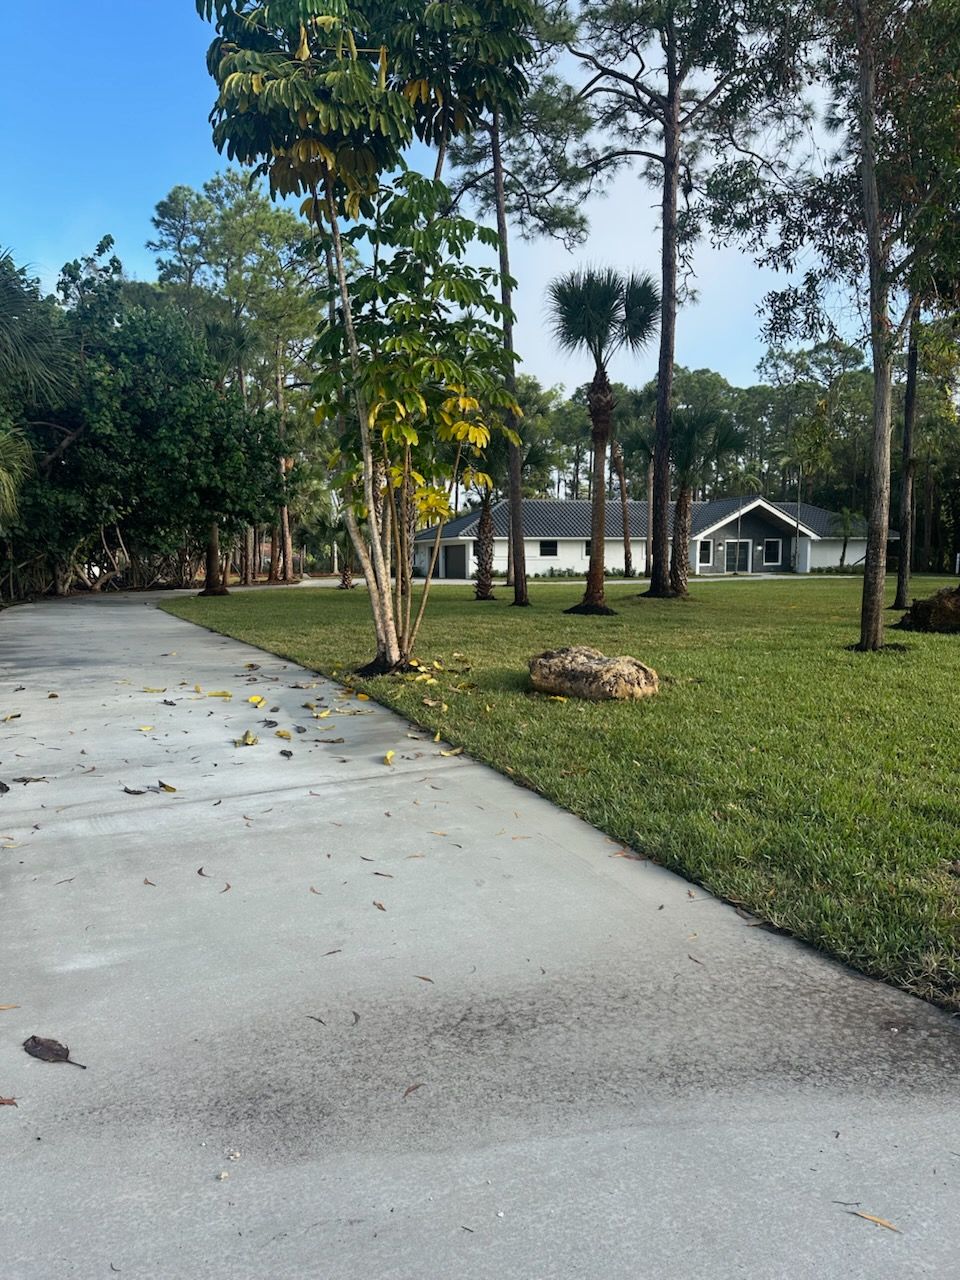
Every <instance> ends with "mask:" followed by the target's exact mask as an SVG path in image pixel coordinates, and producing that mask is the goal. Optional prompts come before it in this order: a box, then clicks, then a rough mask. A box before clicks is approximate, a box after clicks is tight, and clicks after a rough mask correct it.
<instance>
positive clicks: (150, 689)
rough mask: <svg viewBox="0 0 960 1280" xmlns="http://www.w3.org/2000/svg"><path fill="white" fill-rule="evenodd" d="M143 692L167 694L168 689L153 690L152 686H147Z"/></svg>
mask: <svg viewBox="0 0 960 1280" xmlns="http://www.w3.org/2000/svg"><path fill="white" fill-rule="evenodd" d="M143 692H144V693H166V692H167V691H166V689H152V688H151V687H150V685H148V684H145V685H144V686H143Z"/></svg>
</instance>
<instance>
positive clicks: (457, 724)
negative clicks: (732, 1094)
mask: <svg viewBox="0 0 960 1280" xmlns="http://www.w3.org/2000/svg"><path fill="white" fill-rule="evenodd" d="M941 584H942V580H935V579H926V580H918V582H917V584H916V590H917V593H918V594H927V592H928V591H930V590H933V589H934V588H935V587H936V586H937V585H941ZM642 589H643V587H642V584H639V583H637V584H631V583H621V584H615V585H611V587H610V588H609V593H610V598H611V603H612V604H613V605H614V606H615V607H616V608H617V609H618V610H619V613H618V616H617V617H614V618H589V617H567V616H566V615H565V614H564V613H563V610H564V609H565V608H566V607H567V606H568V605H570V604H571V603H573V602H574V601H575V599H576V598H578V597H579V588H577V587H576V586H569V585H568V584H549V585H547V584H544V585H536V584H534V585H533V586H532V600H533V604H534V607H533V608H531V609H513V608H510V607H509V604H508V598H509V594H510V593H509V592H507V591H506V590H505V589H504V588H502V587H501V588H500V591H499V596H500V598H499V599H498V600H497V601H496V602H493V603H483V604H481V603H477V602H475V601H474V600H473V597H472V591H471V589H470V588H467V587H444V588H441V589H439V590H437V591H436V593H435V594H434V596H433V598H432V600H431V604H430V606H429V609H428V613H427V621H426V623H425V626H424V631H423V635H422V640H421V643H420V649H419V656H420V658H421V660H422V662H423V663H424V673H423V674H424V675H425V676H426V677H427V678H425V679H420V680H417V679H416V678H414V677H412V676H406V677H399V676H387V677H380V678H378V679H373V680H359V679H356V678H354V677H353V676H352V668H353V667H354V666H356V665H357V664H359V663H361V662H363V661H364V660H366V659H367V658H368V657H369V656H370V652H371V634H372V629H371V622H370V614H369V606H368V603H367V599H366V596H365V594H364V592H363V591H362V590H357V591H354V592H352V593H346V592H339V591H329V590H326V591H321V590H310V589H307V590H299V591H282V590H273V591H252V592H244V593H237V594H234V595H232V596H230V597H227V598H222V599H209V600H208V599H183V598H180V599H176V600H171V601H167V602H164V605H163V607H164V608H165V609H166V610H167V611H168V612H170V613H172V614H174V615H176V616H177V617H180V618H184V619H187V620H189V621H191V622H195V623H198V624H200V625H201V626H204V627H207V628H209V629H211V630H213V631H217V632H221V633H222V634H225V635H230V636H234V637H236V638H237V639H240V640H244V641H246V642H248V643H249V644H252V645H255V646H258V647H259V648H262V649H266V650H268V651H270V652H272V653H276V654H279V655H281V656H282V657H284V658H288V659H291V660H293V661H295V662H298V663H300V664H301V665H303V666H305V667H309V668H311V669H313V670H315V671H318V672H322V673H323V674H325V675H328V676H333V677H334V678H337V679H339V680H340V681H341V682H343V683H345V684H347V685H348V686H349V687H351V688H354V689H356V690H357V691H363V692H366V693H368V694H370V695H371V696H372V697H374V698H376V699H377V700H378V701H379V702H381V703H383V704H384V705H385V706H388V707H391V708H393V709H394V710H396V711H398V712H399V713H400V714H402V715H403V716H405V717H407V718H408V719H410V720H412V721H413V722H415V723H417V724H420V725H423V726H425V727H427V728H429V729H431V730H433V731H435V732H441V733H442V734H443V737H444V739H445V740H447V741H450V742H453V743H455V744H457V745H463V746H464V747H465V748H466V749H467V750H468V751H469V752H470V753H471V755H473V756H474V757H475V758H477V759H478V760H482V761H484V762H485V763H487V764H490V765H492V766H493V767H494V768H495V769H498V770H500V771H501V772H504V773H507V774H508V775H509V776H511V777H512V778H514V779H515V780H517V781H518V782H521V783H523V784H524V785H526V786H529V787H531V788H533V789H534V790H536V791H539V792H540V793H541V794H543V795H545V796H547V797H549V798H550V799H551V800H553V801H554V802H555V803H557V804H558V805H561V806H562V807H564V808H566V809H568V810H570V811H571V812H573V813H575V814H577V815H578V816H580V817H582V818H585V819H586V820H587V821H588V822H591V823H593V824H594V825H595V826H597V827H599V828H600V829H601V830H602V831H605V832H607V833H608V834H609V835H610V836H612V837H613V838H614V839H616V840H619V841H623V842H624V843H625V844H628V845H629V846H630V847H631V848H633V849H635V850H637V851H638V852H640V853H642V854H644V855H646V856H648V857H650V858H653V859H655V860H656V861H658V862H660V863H662V864H663V865H664V866H667V867H670V868H671V869H673V870H675V871H677V872H679V873H680V874H681V875H683V876H685V877H686V878H687V879H689V880H691V881H693V882H695V883H698V884H702V885H703V886H704V887H705V888H707V889H709V890H710V891H711V892H712V893H714V894H716V895H718V896H719V897H721V898H725V899H727V900H728V901H730V902H733V903H735V904H737V905H739V906H741V907H743V908H744V909H746V910H748V911H749V912H751V913H753V914H754V915H756V916H757V917H759V918H760V919H761V920H762V921H764V922H766V923H768V924H770V925H773V926H776V927H777V928H780V929H784V930H787V931H789V932H790V933H792V934H795V935H796V936H797V937H799V938H802V939H804V940H806V941H807V942H809V943H812V944H813V945H814V946H817V947H819V948H821V949H822V950H824V951H826V952H828V953H830V954H831V955H833V956H835V957H837V958H839V959H842V960H844V961H846V962H847V963H849V964H851V965H853V966H854V967H856V968H858V969H860V970H861V971H863V972H864V973H867V974H871V975H873V976H875V977H879V978H883V979H885V980H887V981H889V982H892V983H895V984H897V985H899V986H902V987H904V988H906V989H907V990H908V991H911V992H913V993H914V994H916V995H918V996H922V997H924V998H926V999H929V1000H933V1001H935V1002H937V1003H939V1004H942V1005H943V1006H945V1007H946V1008H949V1009H954V1010H957V1009H960V930H958V921H960V874H958V873H960V785H958V779H960V638H958V637H955V636H954V637H951V636H922V635H913V634H905V633H900V632H891V633H890V635H889V636H888V640H889V641H891V642H894V643H895V644H896V645H898V646H902V648H894V649H890V650H887V651H884V652H882V653H879V654H860V653H853V652H850V651H849V650H848V648H847V646H848V645H849V644H850V643H851V642H852V641H853V640H854V639H855V637H856V633H857V626H856V624H857V611H858V607H859V595H860V583H859V582H858V581H849V580H839V579H835V580H830V579H824V580H822V581H819V580H818V581H803V582H793V581H770V582H755V583H746V582H736V583H733V582H731V583H719V584H713V583H711V584H709V585H701V586H697V585H694V587H693V596H692V598H691V599H690V600H689V601H652V600H644V599H640V598H639V597H638V592H639V591H640V590H642ZM895 619H896V615H890V621H891V622H892V621H894V620H895ZM577 643H580V644H589V645H593V646H595V647H596V648H598V649H601V650H603V651H604V652H606V653H610V654H614V653H629V654H633V655H635V656H636V657H638V658H640V659H642V660H643V661H645V662H648V663H649V664H650V665H651V666H653V667H655V668H656V669H657V670H658V672H659V673H660V676H661V681H662V687H661V692H660V694H659V695H658V696H657V697H656V698H654V699H649V700H647V701H646V702H644V703H642V704H615V703H602V704H591V703H584V702H578V701H575V700H570V701H566V702H563V701H557V700H553V699H550V698H546V697H543V696H541V695H537V694H535V693H533V692H532V690H531V689H530V685H529V680H528V677H527V659H528V658H529V657H530V655H531V654H533V653H536V652H538V651H540V650H542V649H546V648H552V647H558V646H560V645H565V644H577ZM431 682H432V683H431ZM318 724H319V722H318ZM329 726H330V721H329V720H328V721H324V722H323V723H322V725H321V726H320V727H322V728H323V729H324V731H325V732H326V731H327V730H328V729H329ZM534 909H536V908H535V906H534V905H533V904H532V905H531V910H534Z"/></svg>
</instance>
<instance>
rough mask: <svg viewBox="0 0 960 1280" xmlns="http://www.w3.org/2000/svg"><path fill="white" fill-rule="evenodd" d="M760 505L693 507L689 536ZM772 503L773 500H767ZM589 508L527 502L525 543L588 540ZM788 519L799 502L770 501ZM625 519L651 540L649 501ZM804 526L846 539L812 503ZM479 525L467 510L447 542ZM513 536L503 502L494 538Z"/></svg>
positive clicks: (614, 510)
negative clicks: (540, 539) (548, 540)
mask: <svg viewBox="0 0 960 1280" xmlns="http://www.w3.org/2000/svg"><path fill="white" fill-rule="evenodd" d="M755 501H756V498H754V497H750V496H748V497H742V498H715V499H714V500H713V501H712V502H695V503H694V504H693V510H692V512H691V516H692V520H691V533H692V536H693V537H696V536H697V535H698V534H699V533H701V532H702V531H703V530H704V529H711V528H713V527H714V526H715V525H718V524H723V523H725V522H726V521H727V520H729V519H732V518H733V517H734V516H736V514H737V511H738V509H739V508H741V507H749V506H751V505H752V504H753V503H754V502H755ZM768 501H769V499H768ZM590 505H591V504H590V503H589V502H587V501H585V500H583V499H579V500H574V499H566V500H563V499H558V498H525V499H524V502H523V533H524V537H526V538H589V537H590ZM770 506H772V507H776V508H777V510H779V511H781V512H782V513H783V515H784V517H785V518H786V519H787V520H788V521H790V523H793V522H794V521H795V520H796V518H797V504H796V503H795V502H770ZM627 513H628V514H627V518H628V520H629V524H630V536H631V538H645V537H646V536H647V504H646V503H645V502H633V501H631V502H628V503H627ZM669 519H670V524H671V527H672V524H673V504H672V503H671V506H670V515H669ZM800 523H801V524H802V525H805V526H806V527H807V528H808V529H810V530H812V531H813V532H814V533H815V534H817V535H818V536H819V537H821V538H830V537H834V538H837V537H840V536H842V533H841V527H840V517H839V516H838V515H836V514H835V513H834V512H832V511H825V510H824V509H823V508H822V507H814V506H811V504H810V503H808V502H802V503H801V504H800ZM479 524H480V511H479V508H477V509H476V510H474V511H468V512H467V513H466V514H465V515H462V516H457V518H456V520H451V521H450V522H449V524H447V525H446V526H445V528H444V530H443V536H444V538H445V539H446V538H463V539H470V538H475V537H476V536H477V531H478V528H479ZM864 529H865V525H864V522H863V520H862V519H861V518H860V517H859V516H856V517H854V528H853V536H854V537H863V534H864ZM509 532H510V506H509V503H507V501H506V500H505V499H504V500H502V501H500V502H495V503H494V504H493V535H494V537H495V538H506V537H507V536H508V535H509ZM434 534H435V530H431V529H424V530H422V531H421V532H420V533H418V534H417V540H418V541H419V542H425V541H428V540H429V539H430V538H432V537H433V536H434ZM607 537H608V538H612V539H615V538H622V537H623V518H622V511H621V506H620V502H619V500H610V501H608V502H607Z"/></svg>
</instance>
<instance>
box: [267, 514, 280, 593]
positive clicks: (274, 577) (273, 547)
mask: <svg viewBox="0 0 960 1280" xmlns="http://www.w3.org/2000/svg"><path fill="white" fill-rule="evenodd" d="M267 581H268V582H279V581H280V530H279V529H278V528H277V526H276V525H274V526H273V528H272V529H271V530H270V572H269V573H268V574H267Z"/></svg>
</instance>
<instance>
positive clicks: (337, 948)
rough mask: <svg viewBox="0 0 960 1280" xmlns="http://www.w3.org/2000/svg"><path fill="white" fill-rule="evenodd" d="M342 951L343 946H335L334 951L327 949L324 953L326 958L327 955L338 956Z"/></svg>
mask: <svg viewBox="0 0 960 1280" xmlns="http://www.w3.org/2000/svg"><path fill="white" fill-rule="evenodd" d="M342 951H343V947H334V949H333V950H332V951H325V952H324V953H323V955H324V959H326V957H327V956H338V955H340V953H341V952H342Z"/></svg>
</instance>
